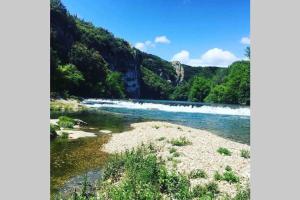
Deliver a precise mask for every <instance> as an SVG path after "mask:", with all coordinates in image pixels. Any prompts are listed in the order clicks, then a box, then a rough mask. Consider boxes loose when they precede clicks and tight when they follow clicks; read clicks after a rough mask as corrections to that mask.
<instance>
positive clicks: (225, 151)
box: [217, 147, 231, 156]
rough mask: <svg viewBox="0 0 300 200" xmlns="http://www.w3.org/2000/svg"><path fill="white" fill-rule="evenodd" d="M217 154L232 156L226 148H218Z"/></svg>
mask: <svg viewBox="0 0 300 200" xmlns="http://www.w3.org/2000/svg"><path fill="white" fill-rule="evenodd" d="M217 152H218V153H219V154H221V155H224V156H231V152H230V151H229V150H228V149H226V148H224V147H220V148H218V150H217Z"/></svg>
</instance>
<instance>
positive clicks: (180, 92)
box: [170, 82, 190, 101]
mask: <svg viewBox="0 0 300 200" xmlns="http://www.w3.org/2000/svg"><path fill="white" fill-rule="evenodd" d="M189 89H190V83H187V82H184V83H182V84H180V85H177V86H176V87H175V89H174V91H173V93H172V94H171V95H170V99H172V100H181V101H185V100H187V99H188V95H189Z"/></svg>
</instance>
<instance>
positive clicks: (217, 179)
mask: <svg viewBox="0 0 300 200" xmlns="http://www.w3.org/2000/svg"><path fill="white" fill-rule="evenodd" d="M214 179H215V181H221V180H223V176H222V175H221V174H220V173H219V172H218V171H216V172H215V174H214Z"/></svg>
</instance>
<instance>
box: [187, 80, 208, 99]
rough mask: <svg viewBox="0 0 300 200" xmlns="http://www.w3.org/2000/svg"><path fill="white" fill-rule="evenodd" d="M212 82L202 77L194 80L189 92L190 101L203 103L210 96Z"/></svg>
mask: <svg viewBox="0 0 300 200" xmlns="http://www.w3.org/2000/svg"><path fill="white" fill-rule="evenodd" d="M210 88H211V82H210V81H209V80H208V79H205V78H203V77H201V76H197V77H195V78H194V80H193V82H192V85H191V89H190V91H189V96H188V99H189V100H190V101H200V102H203V100H204V98H205V97H206V96H207V95H208V94H209V92H210Z"/></svg>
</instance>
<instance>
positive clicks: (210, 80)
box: [50, 0, 250, 104]
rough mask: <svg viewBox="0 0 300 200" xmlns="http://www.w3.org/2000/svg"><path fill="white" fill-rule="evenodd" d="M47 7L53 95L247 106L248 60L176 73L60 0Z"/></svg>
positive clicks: (169, 63)
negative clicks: (78, 14) (83, 17)
mask: <svg viewBox="0 0 300 200" xmlns="http://www.w3.org/2000/svg"><path fill="white" fill-rule="evenodd" d="M50 5H51V10H50V20H51V27H50V61H51V64H50V67H51V68H50V73H51V78H50V81H51V82H50V85H51V94H52V95H53V96H61V97H68V96H71V95H73V96H79V97H93V98H145V99H174V100H190V101H206V102H218V103H233V104H250V62H249V61H239V62H236V63H234V64H232V65H231V66H230V67H229V68H219V67H191V66H188V65H180V66H181V67H182V69H183V74H177V72H176V70H175V67H174V66H173V64H172V63H171V62H168V61H166V60H163V59H161V58H159V57H158V56H155V55H151V54H147V53H144V52H142V51H140V50H138V49H136V48H134V47H132V46H131V45H130V44H129V43H128V42H127V41H125V40H123V39H120V38H117V37H115V36H114V35H113V34H112V33H110V32H109V31H107V30H105V29H103V28H100V27H95V26H94V25H93V24H92V23H89V22H86V21H84V20H82V19H79V18H78V17H76V16H72V15H70V14H69V12H68V11H67V9H66V8H65V6H64V5H63V4H62V3H61V1H59V0H51V4H50ZM180 77H181V78H182V79H180Z"/></svg>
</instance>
